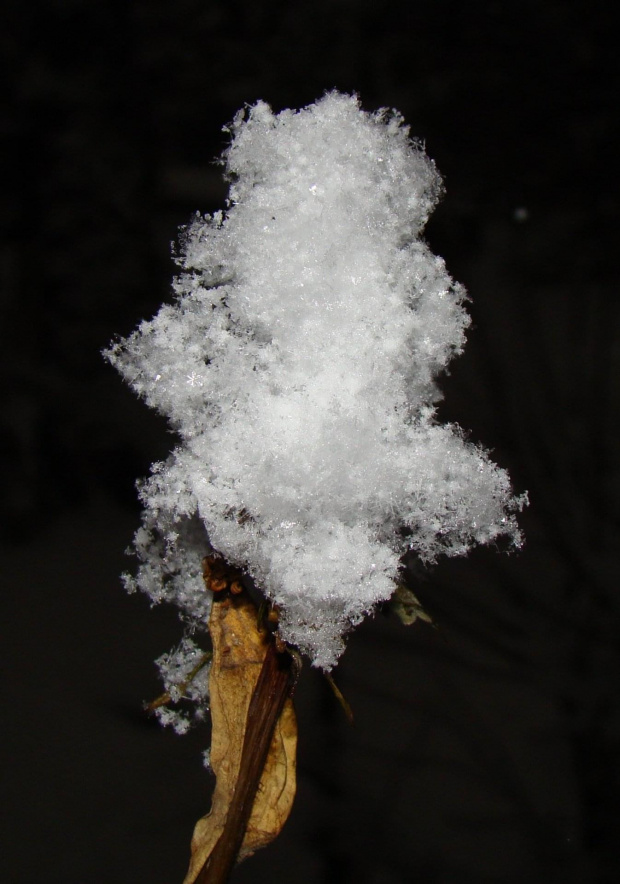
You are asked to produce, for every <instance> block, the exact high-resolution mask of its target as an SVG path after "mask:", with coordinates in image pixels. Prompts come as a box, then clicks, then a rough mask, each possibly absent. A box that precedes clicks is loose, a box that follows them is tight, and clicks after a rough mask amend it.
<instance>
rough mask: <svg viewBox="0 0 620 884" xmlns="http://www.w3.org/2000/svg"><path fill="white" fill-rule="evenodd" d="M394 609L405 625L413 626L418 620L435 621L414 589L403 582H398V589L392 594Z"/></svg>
mask: <svg viewBox="0 0 620 884" xmlns="http://www.w3.org/2000/svg"><path fill="white" fill-rule="evenodd" d="M392 610H393V611H394V613H395V614H396V615H397V617H398V618H399V619H400V620H401V622H402V623H404V624H405V626H411V624H412V623H415V622H416V620H423V621H424V622H425V623H432V622H433V621H432V620H431V618H430V617H429V615H428V614H427V613H426V611H425V610H424V608H423V607H422V605H421V603H420V600H419V599H418V597H417V596H416V594H415V593H414V592H413V590H411V589H409V587H408V586H405V585H404V584H403V583H397V584H396V591H395V592H394V595H393V596H392Z"/></svg>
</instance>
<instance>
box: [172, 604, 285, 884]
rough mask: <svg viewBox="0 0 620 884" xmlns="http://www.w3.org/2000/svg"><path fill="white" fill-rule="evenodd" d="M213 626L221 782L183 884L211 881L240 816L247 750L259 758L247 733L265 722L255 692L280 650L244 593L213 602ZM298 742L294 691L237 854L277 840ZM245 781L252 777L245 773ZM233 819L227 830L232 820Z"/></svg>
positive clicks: (214, 751) (216, 768)
mask: <svg viewBox="0 0 620 884" xmlns="http://www.w3.org/2000/svg"><path fill="white" fill-rule="evenodd" d="M209 631H210V633H211V639H212V643H213V661H212V664H211V673H210V679H209V689H210V694H211V721H212V737H211V766H212V768H213V772H214V774H215V776H216V784H215V790H214V793H213V800H212V805H211V810H210V812H209V813H208V814H207V815H206V816H204V817H202V818H201V819H200V820H198V822H197V824H196V827H195V829H194V835H193V838H192V845H191V860H190V867H189V871H188V873H187V876H186V877H185V880H184V882H183V884H193V882H195V881H198V880H199V876H200V881H202V880H210V879H208V878H207V877H205V876H204V873H203V875H201V870H202V869H203V866H205V863H207V860H209V858H210V857H212V853H213V852H214V848H215V847H216V845H218V842H220V845H221V837H222V835H223V833H224V830H225V827H226V823H227V818H228V817H229V813H230V814H233V813H235V814H237V815H238V812H237V808H236V807H235V808H233V804H236V805H238V804H239V794H238V792H237V795H236V800H235V792H236V790H238V789H239V788H240V786H239V775H240V769H241V764H242V756H243V763H244V765H245V767H246V768H247V767H248V765H252V764H255V763H256V762H255V760H248V754H251V750H252V746H250V747H249V750H250V751H249V752H248V745H247V744H248V738H249V742H250V743H252V742H257V741H256V740H255V739H254V736H255V735H254V732H253V731H252V729H253V728H254V729H256V728H257V727H259V729H262V728H264V723H263V722H262V721H260V722H259V724H258V725H257V724H256V722H254V723H253V719H256V718H257V713H256V711H255V710H254V709H253V710H252V711H251V713H250V715H249V716H248V711H249V710H250V704H251V700H252V698H253V696H254V702H256V695H255V688H256V685H257V682H258V681H259V676H261V679H262V681H263V682H264V680H265V678H266V677H267V678H269V675H268V670H269V664H270V660H271V657H273V658H274V660H275V654H276V652H275V650H274V645H273V639H272V638H271V637H269V636H268V634H267V633H266V631H265V630H263V629H259V626H258V612H257V609H256V606H255V605H254V603H253V602H252V601H251V599H250V597H249V596H248V594H247V592H242V593H241V594H238V595H232V594H231V595H227V596H226V597H224V598H222V599H221V600H220V599H216V600H214V603H213V607H212V611H211V618H210V621H209ZM269 655H271V657H269ZM272 665H276V666H277V664H272ZM265 673H267V676H266V675H265ZM263 705H264V704H263ZM270 726H271V725H270ZM244 744H245V753H244ZM265 745H266V744H265ZM296 748H297V722H296V718H295V712H294V709H293V703H292V701H291V699H290V696H289V697H288V698H287V699H286V700H285V701H284V706H283V708H282V711H281V712H280V713H279V717H278V718H277V721H276V723H275V727H274V730H273V737H272V739H271V743H270V746H269V749H268V753H267V758H266V761H265V762H264V767H263V768H262V774H261V775H260V782H259V783H258V789H257V790H256V794H255V797H254V799H253V804H252V810H251V813H250V816H249V821H248V823H247V827H246V828H245V834H244V835H243V841H242V842H241V845H240V848H239V850H238V853H237V858H238V859H244V858H245V857H247V856H250V855H251V854H252V853H254V851H255V850H257V849H258V848H260V847H264V846H265V845H266V844H268V843H269V842H270V841H272V840H273V839H274V838H275V837H276V836H277V835H278V834H279V832H280V830H281V829H282V826H283V825H284V823H285V822H286V819H287V817H288V815H289V813H290V810H291V807H292V804H293V799H294V797H295V790H296V769H295V768H296ZM263 757H264V755H263ZM261 763H262V759H261ZM244 779H247V777H245V775H244ZM250 800H252V797H251V796H250ZM228 822H229V826H228V828H230V819H229V821H228ZM207 865H208V863H207Z"/></svg>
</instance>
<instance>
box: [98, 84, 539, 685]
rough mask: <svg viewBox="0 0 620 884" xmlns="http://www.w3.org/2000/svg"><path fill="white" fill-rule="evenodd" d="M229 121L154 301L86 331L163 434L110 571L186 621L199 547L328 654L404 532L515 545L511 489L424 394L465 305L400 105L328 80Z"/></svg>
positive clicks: (378, 585)
mask: <svg viewBox="0 0 620 884" xmlns="http://www.w3.org/2000/svg"><path fill="white" fill-rule="evenodd" d="M229 132H230V135H231V142H230V146H229V147H228V149H227V150H226V152H225V154H224V160H225V164H226V170H227V174H228V177H229V179H230V181H231V185H230V195H229V207H228V209H227V211H226V212H225V213H224V212H217V213H216V214H214V215H212V216H209V215H206V216H204V217H201V216H196V217H195V219H194V220H193V222H192V223H190V224H189V225H188V226H187V227H186V228H185V229H184V230H183V232H182V235H181V247H180V253H179V255H178V263H179V264H180V267H181V273H180V275H179V277H178V278H177V279H176V280H175V282H174V292H175V300H174V303H173V304H171V305H165V306H163V307H162V308H161V310H160V311H159V313H158V314H157V316H156V317H155V318H154V319H152V320H151V321H148V322H143V323H142V324H141V325H140V327H139V328H138V330H137V331H136V332H135V333H134V334H133V335H131V336H130V337H129V338H127V339H126V340H124V341H121V342H120V343H117V344H115V345H114V346H112V348H111V349H110V350H109V351H108V353H107V357H108V359H109V360H110V362H112V363H113V364H114V365H115V366H116V367H117V368H118V369H119V371H120V372H121V373H122V374H123V376H124V377H125V378H126V380H127V381H128V382H129V383H130V384H131V385H132V386H133V388H134V389H135V390H136V391H137V392H138V393H139V394H140V395H142V396H143V397H144V398H145V399H146V401H147V402H148V404H149V405H151V406H152V407H154V408H156V409H157V410H158V411H160V412H162V413H163V414H165V415H167V416H168V418H169V420H170V422H171V424H172V426H173V427H174V429H175V430H176V432H177V433H178V435H179V438H180V442H179V445H178V446H177V448H176V449H175V450H174V451H173V453H172V454H171V455H170V457H169V458H168V460H167V461H166V462H165V463H163V464H157V465H156V466H155V467H154V469H153V472H152V475H151V477H150V478H149V479H148V480H147V481H146V482H145V483H144V485H143V486H142V489H141V497H142V501H143V503H144V508H145V509H144V519H143V527H142V528H141V529H140V530H139V531H138V533H137V535H136V541H135V547H136V550H137V553H138V556H139V558H140V560H141V564H140V567H139V570H138V574H137V576H136V578H135V579H132V578H130V584H131V585H137V586H139V587H140V588H141V589H143V590H144V591H145V592H147V593H148V594H149V595H150V596H151V597H152V598H153V599H155V600H160V599H168V600H170V601H173V602H176V603H177V604H178V605H179V606H180V607H181V608H182V609H183V611H184V612H185V614H186V615H188V616H189V618H190V619H191V618H193V619H194V621H195V622H196V623H200V624H204V623H205V621H206V614H207V607H208V604H209V602H208V598H207V595H206V594H205V592H204V588H203V584H202V576H201V565H200V563H201V560H202V557H203V556H204V555H205V554H206V553H207V552H209V551H211V550H216V551H218V552H219V553H221V554H222V555H223V556H224V557H225V558H226V559H227V560H228V561H229V562H231V563H233V564H236V565H239V566H242V567H243V568H244V569H246V571H247V572H248V573H249V574H250V575H251V576H252V577H253V579H254V580H255V582H256V584H257V585H258V586H259V587H260V588H261V590H262V591H263V592H264V593H265V595H266V596H267V597H268V598H269V599H271V600H272V601H273V602H274V603H276V604H277V605H278V606H279V608H280V611H281V615H280V616H281V619H280V632H281V635H282V637H283V638H284V639H285V640H286V641H288V642H290V643H291V644H293V645H295V646H296V647H297V648H299V649H300V650H301V651H302V652H304V653H305V654H307V655H309V656H310V658H311V659H312V661H313V663H314V665H316V666H319V667H321V668H323V669H326V670H329V669H330V668H331V667H332V666H333V665H334V664H335V662H336V661H337V659H338V657H339V655H340V654H341V653H342V650H343V647H344V642H343V636H344V635H345V633H346V632H347V631H348V630H349V629H350V628H351V627H352V626H354V625H356V624H358V623H359V622H360V621H361V619H362V618H363V616H364V615H365V614H366V613H368V612H370V611H371V610H372V609H373V607H374V606H375V605H377V603H379V602H381V601H383V600H386V599H388V598H390V596H391V595H392V593H393V592H394V589H395V580H396V579H397V574H398V569H399V561H400V559H401V557H402V555H403V554H404V553H405V552H407V551H408V550H411V551H413V552H414V553H415V554H417V556H418V557H419V558H420V559H421V560H422V561H423V562H433V561H434V560H435V559H436V558H437V557H438V556H439V555H441V554H447V555H450V556H455V555H462V554H464V553H465V552H467V550H468V549H470V548H471V547H472V546H473V545H474V544H479V543H489V542H490V541H493V540H494V539H495V538H497V537H499V536H500V535H506V536H507V537H508V538H509V540H510V541H511V542H512V543H513V544H515V545H517V546H518V545H519V544H520V543H521V536H520V532H519V529H518V527H517V524H516V519H515V514H516V512H517V511H518V510H519V509H520V508H521V507H522V506H523V503H524V502H525V498H524V497H515V496H514V495H513V492H512V490H511V485H510V481H509V478H508V476H507V474H506V472H505V471H504V470H502V469H500V468H499V467H498V466H496V465H495V464H494V463H493V462H492V461H491V460H490V459H489V456H488V454H487V453H486V452H485V451H484V450H483V449H482V448H480V447H478V446H476V445H474V444H472V443H470V442H468V441H466V440H465V438H464V435H463V433H462V432H461V430H460V429H459V428H458V427H457V426H454V425H442V424H440V423H439V422H438V421H437V419H436V416H435V410H434V404H435V403H436V402H437V400H438V399H439V395H440V394H439V391H438V387H437V385H436V379H437V377H438V375H439V374H440V373H441V372H442V371H443V370H444V369H445V367H446V366H447V364H448V362H449V360H450V359H451V358H452V357H453V356H455V355H456V354H458V353H460V352H461V350H462V348H463V345H464V340H465V330H466V328H467V325H468V323H469V318H468V316H467V313H466V312H465V309H464V300H465V292H464V290H463V288H462V287H461V286H460V285H458V284H455V283H454V282H453V281H452V279H451V278H450V276H449V275H448V273H447V272H446V269H445V266H444V262H443V261H442V259H441V258H439V257H436V256H435V255H433V254H432V253H431V252H430V251H429V249H428V247H427V245H426V244H425V243H424V242H423V241H422V239H421V238H420V234H421V231H422V229H423V227H424V225H425V223H426V220H427V218H428V215H429V213H430V212H431V210H432V209H433V207H434V205H435V203H436V202H437V199H438V197H439V195H440V193H441V180H440V177H439V175H438V173H437V171H436V169H435V166H434V164H433V162H432V161H431V160H430V159H429V158H428V157H427V156H426V155H425V153H424V151H423V149H422V147H421V146H420V145H419V144H418V143H416V142H415V141H412V140H411V138H410V136H409V129H408V127H407V126H405V125H404V123H403V120H402V118H401V116H400V115H399V114H397V113H396V112H392V111H386V110H383V111H380V112H378V113H374V114H370V113H366V112H364V111H363V110H361V108H360V103H359V101H358V100H357V98H356V97H354V96H349V95H342V94H339V93H337V92H332V93H329V94H327V95H326V96H324V97H323V98H322V99H321V100H319V101H317V102H316V103H315V104H312V105H309V106H308V107H306V108H304V109H302V110H299V111H293V110H285V111H282V113H279V114H274V113H273V112H272V110H271V109H270V107H269V106H268V105H267V104H265V103H263V102H258V103H257V104H256V105H255V106H253V107H251V108H249V109H248V110H245V111H240V112H239V114H238V115H237V116H236V118H235V120H234V122H233V123H232V124H231V125H230V127H229Z"/></svg>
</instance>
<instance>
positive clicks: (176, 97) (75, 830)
mask: <svg viewBox="0 0 620 884" xmlns="http://www.w3.org/2000/svg"><path fill="white" fill-rule="evenodd" d="M612 11H613V6H612V5H610V4H607V3H604V2H601V0H589V2H566V0H538V2H534V0H520V2H502V0H489V2H467V0H466V2H464V3H460V4H456V3H451V2H446V0H435V2H426V3H421V2H418V0H410V2H398V0H384V2H383V3H381V4H380V3H378V2H376V0H312V2H308V0H293V2H284V0H262V2H260V0H252V2H250V0H226V2H224V0H177V2H174V3H172V2H163V0H133V2H132V0H124V2H106V0H102V2H98V3H93V2H86V0H47V2H44V0H38V2H37V0H35V2H33V3H29V4H26V3H18V2H16V0H8V2H7V3H6V4H5V5H4V12H3V25H2V28H0V44H1V45H2V57H3V65H4V68H5V70H4V77H3V82H4V83H5V86H4V89H3V106H4V107H3V111H2V115H1V121H2V135H3V138H2V144H3V147H2V150H3V154H4V160H5V162H4V163H3V167H4V174H5V176H6V177H5V182H4V187H3V195H4V196H3V200H2V205H1V207H0V212H1V215H2V222H3V225H4V233H3V237H2V243H1V246H0V274H1V305H2V306H1V309H2V348H1V351H0V360H1V369H0V387H1V389H2V407H1V410H0V424H1V429H0V450H1V452H2V458H1V461H0V463H1V466H2V469H3V472H4V476H3V479H2V484H1V486H0V518H1V521H2V553H1V561H2V567H1V569H0V573H1V577H0V582H1V584H2V593H1V594H0V599H1V605H2V624H3V628H4V629H3V631H4V637H3V639H2V643H1V652H2V657H3V677H2V688H3V694H4V701H3V703H2V711H3V717H4V722H3V724H2V727H1V729H0V733H1V737H0V740H1V742H2V744H3V752H2V755H3V759H4V761H5V768H6V770H5V774H4V820H3V824H2V834H3V837H4V839H5V843H4V845H3V846H2V850H1V852H0V856H1V857H2V860H1V864H2V872H1V876H2V879H3V880H4V881H6V882H7V884H35V882H39V881H41V880H45V881H46V882H49V884H56V882H58V884H60V882H62V884H84V882H89V884H100V882H101V884H130V882H132V884H134V882H145V884H146V882H148V884H174V882H179V884H180V882H181V880H182V878H183V875H184V873H185V869H186V865H187V858H188V851H189V839H190V836H191V832H192V828H193V824H194V822H195V820H196V819H197V818H198V817H199V816H201V815H202V814H203V813H205V812H206V811H207V809H208V807H209V794H210V789H211V787H212V779H211V777H210V775H209V774H208V773H207V772H206V771H205V769H204V768H203V767H202V759H201V753H202V750H203V749H204V748H206V746H207V745H208V741H209V730H208V726H205V727H204V728H203V729H202V730H201V729H197V730H194V731H192V732H191V733H190V734H189V735H188V736H186V737H176V736H175V735H174V734H172V733H171V732H169V731H167V730H163V729H161V728H160V727H159V726H158V725H157V724H156V723H154V722H153V721H151V720H150V719H148V718H147V717H146V716H145V715H144V714H143V712H142V701H143V700H148V699H151V698H152V697H154V696H155V695H156V694H157V693H158V692H159V684H158V680H157V675H156V670H155V667H154V665H153V662H152V661H153V659H154V658H155V657H157V656H159V655H160V654H161V653H163V652H164V651H167V650H168V649H169V648H170V647H171V646H172V645H173V644H174V643H175V642H176V641H178V639H179V638H180V635H181V626H180V623H179V621H178V619H177V616H176V614H175V612H174V611H171V610H166V609H164V608H156V609H153V610H151V609H149V605H148V603H147V602H146V600H145V599H143V598H140V597H137V596H131V597H129V596H127V595H125V594H124V592H123V591H122V588H121V585H120V580H119V576H118V575H119V573H120V572H121V571H122V570H124V569H126V568H128V567H130V566H131V560H129V559H127V558H126V556H125V555H124V550H125V549H126V548H127V546H128V545H129V543H130V541H131V537H132V534H133V531H134V530H135V528H136V527H137V525H138V518H139V507H138V503H137V500H136V493H135V489H134V481H135V479H136V478H137V477H139V476H144V475H145V474H146V473H147V472H148V469H149V465H150V463H151V462H152V461H154V460H157V459H160V458H162V457H164V456H165V454H166V453H167V452H168V450H169V449H170V448H171V447H172V446H173V445H174V437H173V436H171V435H170V433H169V432H168V431H167V428H166V425H165V422H164V420H163V419H161V418H160V417H158V416H157V415H155V414H153V413H151V412H150V411H149V410H148V409H147V407H146V406H145V405H144V404H143V403H142V402H140V401H139V400H138V399H137V398H136V397H135V396H134V395H133V394H132V393H131V392H130V391H129V389H128V388H125V387H124V385H123V383H122V382H121V380H120V377H119V376H117V374H116V373H115V372H114V371H113V370H112V369H111V368H110V367H109V366H107V365H106V364H105V363H104V362H103V360H102V358H101V356H100V351H101V349H102V348H103V347H105V346H107V344H108V343H109V342H110V340H111V339H112V338H113V337H114V336H115V335H117V334H119V335H126V334H128V333H129V332H130V331H131V330H132V329H133V328H134V327H135V326H136V325H137V323H138V322H139V321H140V320H141V319H143V318H149V317H151V316H152V315H153V314H154V313H155V312H156V310H157V309H158V307H159V305H160V303H161V302H162V301H164V300H166V299H168V298H169V297H170V288H169V286H170V279H171V276H172V274H173V273H174V265H173V263H172V261H171V259H170V242H171V241H172V240H174V239H175V237H176V234H177V228H178V226H179V225H180V224H183V223H186V222H187V221H188V220H189V219H190V217H191V215H192V213H194V212H195V211H196V210H200V211H213V210H216V209H218V208H222V207H223V206H224V201H225V198H226V186H225V184H224V182H223V181H222V177H221V169H220V167H218V166H217V165H216V164H214V162H213V161H214V159H215V158H216V157H217V156H218V155H219V154H220V152H221V151H222V149H223V148H224V147H225V145H226V143H227V141H226V136H225V134H223V133H222V131H221V128H222V126H223V125H224V124H226V123H227V122H229V121H230V120H231V119H232V117H233V115H234V114H235V112H236V111H237V110H238V109H239V108H240V107H242V106H243V105H244V104H245V103H253V102H255V101H256V100H257V99H259V98H260V99H264V100H266V101H267V102H269V103H270V104H271V105H272V106H273V108H274V110H276V111H279V110H281V109H283V108H285V107H295V108H297V107H301V106H303V105H306V104H308V103H309V102H311V101H314V100H315V99H316V98H318V97H319V96H320V95H322V94H323V92H324V91H325V90H327V89H331V88H337V89H339V90H341V91H357V92H358V93H359V95H360V97H361V99H362V102H363V106H364V108H365V109H367V110H374V109H376V108H379V107H381V106H389V107H395V108H397V109H398V110H399V111H401V112H402V113H403V114H404V116H405V118H406V120H407V122H408V123H410V125H411V131H412V134H413V135H415V136H416V137H418V138H420V139H423V140H424V141H425V143H426V147H427V151H428V153H429V155H430V156H431V157H432V158H433V159H434V160H435V161H436V163H437V165H438V168H439V170H440V171H441V173H442V174H443V176H444V179H445V183H446V188H447V195H446V197H445V198H444V200H443V202H442V204H441V205H440V207H439V208H438V209H437V211H436V212H435V214H434V215H433V217H432V219H431V222H430V223H429V225H428V228H427V233H426V236H427V239H428V241H429V243H430V245H431V247H432V249H433V251H435V252H436V253H438V254H441V255H442V256H443V257H444V258H445V260H446V262H447V265H448V269H449V270H450V272H451V273H452V275H453V276H454V277H455V278H456V279H457V280H459V281H460V282H462V283H463V284H464V285H465V286H466V287H467V289H468V290H469V292H470V295H471V298H472V303H471V305H470V311H471V315H472V318H473V324H472V327H471V329H470V332H469V343H468V346H467V349H466V353H465V355H464V356H462V357H460V358H459V359H458V360H457V361H456V362H454V363H453V366H452V372H451V374H450V376H449V377H447V378H445V380H444V383H443V388H444V390H445V401H444V403H443V404H442V406H441V416H442V418H443V419H450V420H456V421H458V422H459V423H460V424H461V425H462V426H463V427H464V428H466V429H467V430H468V431H469V432H470V434H471V435H470V437H471V438H472V439H473V440H475V441H479V442H482V443H483V444H484V445H486V446H487V447H489V448H491V449H492V452H493V457H494V459H495V460H496V461H497V462H498V463H499V464H500V465H502V466H504V467H506V468H508V470H509V471H510V473H511V476H512V478H513V481H514V485H515V488H516V490H517V491H518V492H521V491H523V490H525V489H527V490H529V493H530V499H531V505H530V507H529V509H528V510H527V512H525V513H524V514H523V517H522V520H521V524H522V526H523V529H524V531H525V534H526V538H527V545H526V547H525V549H524V550H523V551H522V552H521V553H519V554H513V555H508V554H506V553H504V552H501V551H497V550H494V549H481V550H478V551H476V552H475V553H474V554H472V555H471V556H470V557H469V558H468V559H466V560H465V559H463V560H453V561H446V562H443V563H441V564H440V565H438V566H437V567H436V568H435V569H433V570H431V571H429V572H427V573H425V574H421V575H416V576H415V581H416V587H417V592H418V595H419V597H420V599H421V600H422V601H423V603H424V605H425V607H426V609H427V611H428V612H429V613H430V615H431V616H432V618H433V620H434V624H435V626H434V627H431V626H428V625H425V624H417V625H414V626H412V627H408V628H406V627H404V626H402V625H401V624H400V623H399V622H398V621H397V620H396V619H395V618H394V617H392V616H386V615H385V614H383V613H381V612H379V613H378V614H377V616H376V617H375V618H374V619H373V620H371V621H368V622H367V623H366V624H364V626H363V627H362V628H360V629H359V630H358V631H357V632H356V633H355V634H354V635H353V636H352V637H351V639H350V642H349V648H348V651H347V654H346V655H345V657H344V659H343V662H342V663H341V665H340V666H339V668H338V670H337V672H336V677H337V680H338V683H339V684H340V686H341V688H342V689H343V691H344V693H345V695H346V696H347V698H348V700H349V701H350V702H351V704H352V706H353V709H354V712H355V716H356V721H355V726H354V727H349V726H348V724H347V722H346V721H345V719H344V716H343V714H342V712H341V710H340V708H339V707H338V706H337V704H336V703H335V701H334V699H333V697H332V695H331V693H330V691H329V689H328V688H327V687H326V685H325V683H324V680H323V679H321V678H320V676H319V675H318V674H317V673H315V672H312V671H310V669H309V668H307V669H306V671H305V672H304V674H303V677H302V679H301V682H300V685H299V688H298V692H297V700H298V703H297V705H298V713H299V720H300V744H299V789H298V795H297V800H296V804H295V808H294V810H293V814H292V816H291V819H290V820H289V822H288V823H287V825H286V827H285V829H284V831H283V833H282V835H281V836H280V838H279V839H278V841H277V842H276V843H275V844H274V845H273V846H271V847H270V848H268V849H266V850H264V851H263V852H262V853H261V854H259V855H257V856H255V857H254V858H252V859H250V860H248V861H247V862H246V863H245V864H243V865H242V866H241V867H240V868H239V869H238V871H237V873H236V875H235V876H234V878H233V881H234V882H238V884H243V882H255V884H256V882H259V881H260V882H262V881H269V882H274V884H276V882H280V881H282V882H285V881H290V880H292V879H294V880H295V881H296V882H298V884H331V882H338V884H346V882H356V884H401V882H409V881H412V882H413V881H415V882H416V884H455V882H458V884H484V882H488V884H491V882H493V884H500V882H501V884H521V882H524V881H527V882H532V884H538V882H540V884H542V882H545V884H554V882H562V884H582V882H584V884H586V882H587V884H590V882H616V881H618V880H620V856H619V853H618V844H619V843H620V800H619V799H620V790H619V786H620V692H619V689H620V596H619V593H618V548H619V546H620V544H619V542H618V541H619V534H620V532H619V518H618V516H619V514H618V504H617V501H618V497H619V492H620V483H619V479H620V476H619V468H618V457H617V452H616V444H617V439H618V436H619V431H620V409H619V407H618V406H619V398H620V397H619V393H620V334H619V325H618V318H619V301H618V290H617V263H618V240H617V234H618V227H619V225H618V211H619V194H618V191H617V190H616V189H615V184H614V182H615V179H616V174H617V173H616V171H615V165H616V163H617V156H618V153H617V140H615V139H616V136H617V123H618V120H617V102H618V91H617V86H618V64H617V44H616V42H615V40H614V38H613V31H612V27H611V21H610V17H611V15H612Z"/></svg>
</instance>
